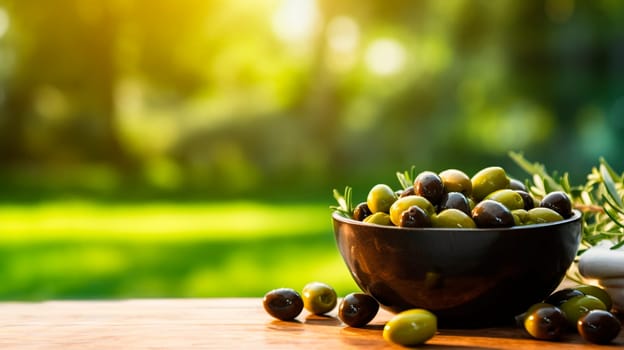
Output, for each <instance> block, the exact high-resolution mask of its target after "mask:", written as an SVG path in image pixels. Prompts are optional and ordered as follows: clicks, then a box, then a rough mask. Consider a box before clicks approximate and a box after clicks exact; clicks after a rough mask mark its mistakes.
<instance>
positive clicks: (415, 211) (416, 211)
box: [399, 205, 431, 227]
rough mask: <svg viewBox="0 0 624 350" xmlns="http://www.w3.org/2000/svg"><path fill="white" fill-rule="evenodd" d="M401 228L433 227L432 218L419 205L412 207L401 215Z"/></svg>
mask: <svg viewBox="0 0 624 350" xmlns="http://www.w3.org/2000/svg"><path fill="white" fill-rule="evenodd" d="M399 226H401V227H431V218H430V217H429V215H427V213H425V211H424V210H422V209H421V208H420V207H419V206H417V205H412V206H411V207H409V208H408V209H407V210H406V211H404V212H403V214H401V219H400V220H399Z"/></svg>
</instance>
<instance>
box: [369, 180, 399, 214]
mask: <svg viewBox="0 0 624 350" xmlns="http://www.w3.org/2000/svg"><path fill="white" fill-rule="evenodd" d="M396 199H397V195H396V193H394V191H393V190H392V188H390V186H388V185H384V184H377V185H375V186H373V188H371V190H370V191H369V192H368V197H367V198H366V203H367V204H368V208H369V209H370V211H371V212H372V213H378V212H383V213H388V212H389V211H390V206H391V205H392V203H394V201H396Z"/></svg>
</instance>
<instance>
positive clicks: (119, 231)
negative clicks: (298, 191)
mask: <svg viewBox="0 0 624 350" xmlns="http://www.w3.org/2000/svg"><path fill="white" fill-rule="evenodd" d="M329 213H330V212H329V209H328V208H327V206H326V205H324V204H316V203H312V204H271V203H257V202H227V203H192V204H188V203H184V204H176V203H149V204H118V205H115V204H110V203H95V202H77V201H55V202H43V203H41V204H36V205H7V204H5V205H2V206H0V257H1V260H0V276H1V278H2V283H0V299H3V300H45V299H87V298H143V297H217V296H218V297H229V296H261V295H263V294H264V293H265V292H266V291H268V290H269V289H272V288H276V287H284V286H286V287H292V288H295V289H299V290H300V289H301V288H302V287H303V285H305V283H307V282H309V281H312V280H320V281H324V282H327V283H329V284H331V285H333V286H334V287H335V288H336V290H337V291H338V293H339V294H346V293H348V292H350V291H353V290H357V287H356V286H355V284H354V283H353V281H352V279H351V277H350V276H349V273H348V271H347V269H346V267H345V265H344V263H343V262H342V260H341V258H340V255H339V253H338V251H337V249H336V245H335V242H334V238H333V233H332V228H331V220H330V216H329Z"/></svg>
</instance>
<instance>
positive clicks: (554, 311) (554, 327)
mask: <svg viewBox="0 0 624 350" xmlns="http://www.w3.org/2000/svg"><path fill="white" fill-rule="evenodd" d="M565 328H566V317H565V315H564V314H563V312H562V311H561V310H560V309H559V308H558V307H556V306H552V305H550V306H539V307H535V308H534V309H530V311H529V312H527V315H526V317H525V319H524V329H525V330H526V331H527V332H528V333H529V334H530V335H531V336H532V337H533V338H536V339H543V340H555V339H558V338H559V337H560V336H561V334H562V333H563V331H564V330H565Z"/></svg>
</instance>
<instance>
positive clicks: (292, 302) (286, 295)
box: [262, 288, 303, 321]
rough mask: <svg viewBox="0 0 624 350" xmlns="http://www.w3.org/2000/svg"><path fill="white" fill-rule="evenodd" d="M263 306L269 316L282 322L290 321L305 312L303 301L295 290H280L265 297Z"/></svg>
mask: <svg viewBox="0 0 624 350" xmlns="http://www.w3.org/2000/svg"><path fill="white" fill-rule="evenodd" d="M262 305H263V306H264V310H265V311H266V312H267V313H268V314H269V315H271V316H273V317H275V318H277V319H279V320H282V321H290V320H292V319H294V318H295V317H297V316H299V314H300V313H301V310H303V299H302V298H301V295H299V293H297V291H295V290H294V289H291V288H278V289H273V290H272V291H269V292H268V293H266V294H265V295H264V299H263V301H262Z"/></svg>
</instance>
